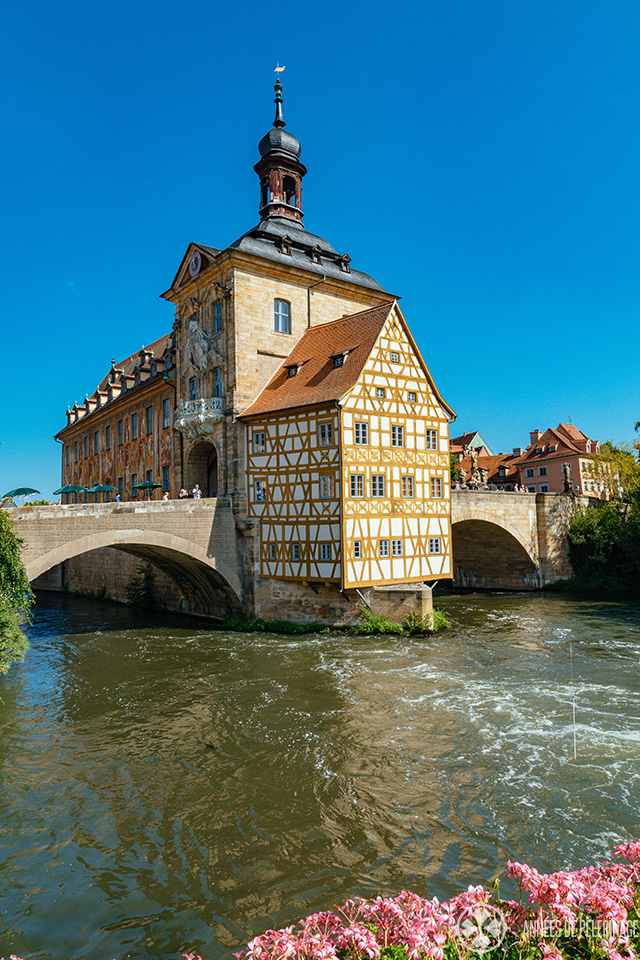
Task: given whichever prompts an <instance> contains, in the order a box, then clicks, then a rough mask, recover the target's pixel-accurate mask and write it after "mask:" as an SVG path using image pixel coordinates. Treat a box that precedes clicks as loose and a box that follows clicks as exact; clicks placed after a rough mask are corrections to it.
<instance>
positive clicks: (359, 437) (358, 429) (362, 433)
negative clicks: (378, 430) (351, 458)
mask: <svg viewBox="0 0 640 960" xmlns="http://www.w3.org/2000/svg"><path fill="white" fill-rule="evenodd" d="M353 427H354V439H355V442H356V443H357V444H365V443H369V424H368V423H358V422H356V423H354V425H353Z"/></svg>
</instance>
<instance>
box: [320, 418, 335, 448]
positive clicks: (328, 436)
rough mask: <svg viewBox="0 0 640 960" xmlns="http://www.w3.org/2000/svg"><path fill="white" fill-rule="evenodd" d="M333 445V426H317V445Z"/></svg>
mask: <svg viewBox="0 0 640 960" xmlns="http://www.w3.org/2000/svg"><path fill="white" fill-rule="evenodd" d="M332 443H333V424H332V423H319V424H318V444H319V446H321V447H330V446H331V444H332Z"/></svg>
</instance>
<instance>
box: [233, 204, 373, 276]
mask: <svg viewBox="0 0 640 960" xmlns="http://www.w3.org/2000/svg"><path fill="white" fill-rule="evenodd" d="M283 237H288V238H289V242H290V247H291V253H290V254H286V253H283V252H282V250H281V249H280V241H281V240H282V238H283ZM314 247H318V248H319V250H318V253H319V255H320V263H314V261H313V260H312V259H311V251H312V250H313V248H314ZM229 249H230V250H240V251H241V252H242V253H249V254H251V255H252V256H254V257H263V258H265V259H266V260H274V261H275V262H276V263H282V264H285V265H288V266H293V267H299V268H300V269H301V270H308V271H310V272H311V273H317V274H318V275H319V276H325V277H327V278H335V279H338V280H342V281H344V282H347V283H354V284H355V285H356V286H359V287H369V289H370V290H381V291H383V292H385V291H384V287H381V286H380V284H379V283H378V281H377V280H374V279H373V277H370V276H369V274H368V273H361V272H360V271H359V270H349V272H347V271H345V270H343V269H342V267H341V266H340V262H339V261H340V259H341V255H340V254H339V253H338V252H337V251H336V250H335V249H334V248H333V247H332V246H331V244H330V243H327V241H326V240H323V238H322V237H318V236H316V235H315V234H313V233H309V231H308V230H305V228H304V227H303V226H302V224H301V223H298V222H297V221H296V220H290V219H289V218H288V217H265V219H264V220H261V221H260V223H259V224H258V225H257V226H255V227H253V228H252V229H251V230H248V231H247V233H245V234H243V236H241V237H240V238H239V239H238V240H236V241H235V243H232V244H231V245H230V246H229Z"/></svg>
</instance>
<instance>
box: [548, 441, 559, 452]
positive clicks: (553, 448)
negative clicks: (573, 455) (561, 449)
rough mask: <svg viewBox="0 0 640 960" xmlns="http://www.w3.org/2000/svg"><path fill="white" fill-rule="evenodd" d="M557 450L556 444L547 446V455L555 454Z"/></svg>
mask: <svg viewBox="0 0 640 960" xmlns="http://www.w3.org/2000/svg"><path fill="white" fill-rule="evenodd" d="M557 449H558V447H557V444H555V443H552V444H550V446H549V453H555V452H556V450H557Z"/></svg>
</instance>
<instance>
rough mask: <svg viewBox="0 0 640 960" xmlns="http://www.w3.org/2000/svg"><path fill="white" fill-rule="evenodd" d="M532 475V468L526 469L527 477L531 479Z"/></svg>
mask: <svg viewBox="0 0 640 960" xmlns="http://www.w3.org/2000/svg"><path fill="white" fill-rule="evenodd" d="M533 475H534V470H533V467H527V476H528V477H532V476H533Z"/></svg>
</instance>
